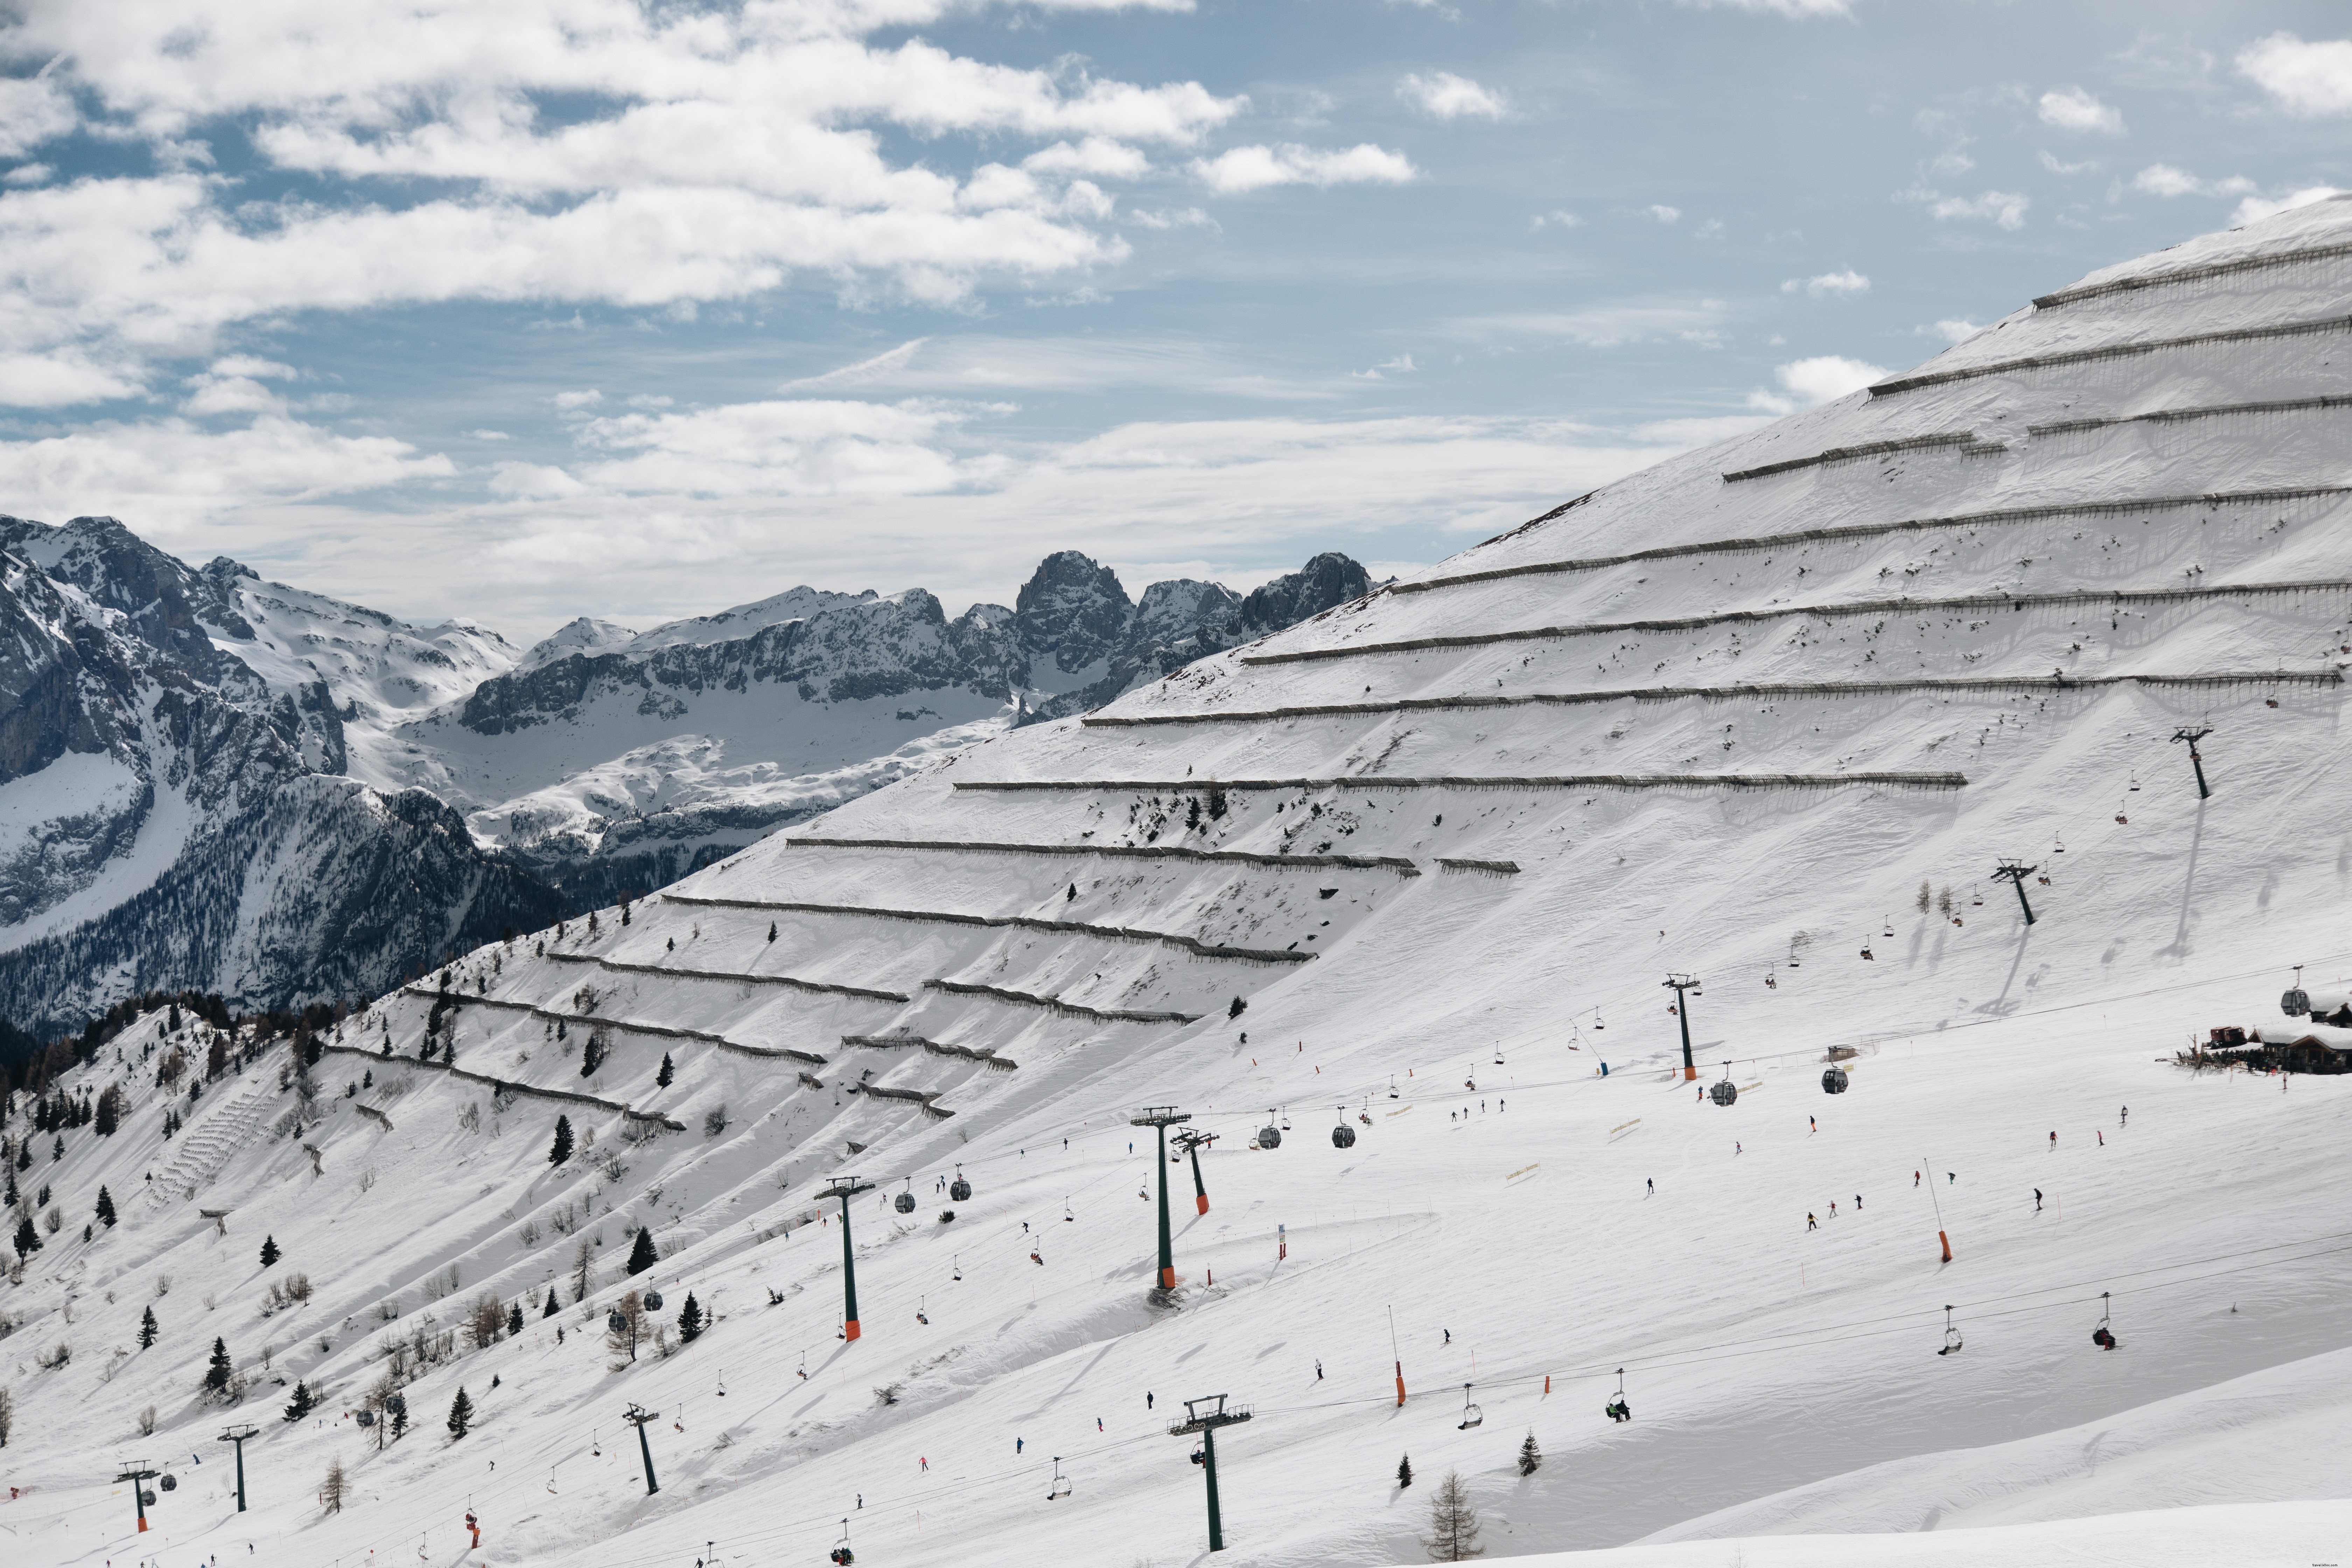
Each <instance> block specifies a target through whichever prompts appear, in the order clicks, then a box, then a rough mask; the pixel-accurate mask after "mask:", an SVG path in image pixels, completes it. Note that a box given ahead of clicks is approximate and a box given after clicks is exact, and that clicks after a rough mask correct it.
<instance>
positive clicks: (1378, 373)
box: [1348, 354, 1421, 381]
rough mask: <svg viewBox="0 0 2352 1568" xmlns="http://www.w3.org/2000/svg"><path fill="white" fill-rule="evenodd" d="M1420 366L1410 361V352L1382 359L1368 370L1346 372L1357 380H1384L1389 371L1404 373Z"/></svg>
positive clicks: (1408, 372)
mask: <svg viewBox="0 0 2352 1568" xmlns="http://www.w3.org/2000/svg"><path fill="white" fill-rule="evenodd" d="M1420 368H1421V367H1420V366H1419V365H1417V364H1415V363H1412V355H1411V354H1399V355H1397V357H1396V358H1394V359H1390V360H1382V361H1381V363H1378V364H1376V365H1374V366H1373V367H1372V368H1371V369H1370V370H1351V371H1349V373H1348V374H1349V375H1351V376H1354V377H1355V378H1356V379H1357V380H1359V381H1386V380H1387V379H1388V376H1389V374H1390V373H1391V372H1393V373H1394V374H1399V375H1404V374H1411V373H1412V372H1413V371H1416V370H1419V369H1420Z"/></svg>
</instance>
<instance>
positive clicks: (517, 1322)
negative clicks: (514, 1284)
mask: <svg viewBox="0 0 2352 1568" xmlns="http://www.w3.org/2000/svg"><path fill="white" fill-rule="evenodd" d="M520 1332H522V1298H521V1297H520V1296H518V1297H516V1298H515V1303H514V1305H513V1306H511V1307H509V1308H508V1309H507V1338H509V1339H512V1338H514V1337H515V1336H516V1335H517V1334H519V1333H520Z"/></svg>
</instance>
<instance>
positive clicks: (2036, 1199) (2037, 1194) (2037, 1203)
mask: <svg viewBox="0 0 2352 1568" xmlns="http://www.w3.org/2000/svg"><path fill="white" fill-rule="evenodd" d="M2033 1212H2034V1213H2035V1214H2040V1213H2041V1212H2042V1189H2041V1188H2040V1187H2036V1188H2034V1189H2033Z"/></svg>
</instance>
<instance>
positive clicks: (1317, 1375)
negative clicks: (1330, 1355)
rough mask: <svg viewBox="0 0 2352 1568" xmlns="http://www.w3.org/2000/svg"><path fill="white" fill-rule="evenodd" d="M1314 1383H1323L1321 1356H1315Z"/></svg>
mask: <svg viewBox="0 0 2352 1568" xmlns="http://www.w3.org/2000/svg"><path fill="white" fill-rule="evenodd" d="M1315 1381H1316V1382H1318V1383H1320V1382H1322V1381H1323V1358H1322V1357H1321V1356H1317V1357H1316V1358H1315Z"/></svg>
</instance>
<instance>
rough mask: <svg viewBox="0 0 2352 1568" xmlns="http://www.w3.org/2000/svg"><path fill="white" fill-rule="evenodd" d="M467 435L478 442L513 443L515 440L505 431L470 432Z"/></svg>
mask: <svg viewBox="0 0 2352 1568" xmlns="http://www.w3.org/2000/svg"><path fill="white" fill-rule="evenodd" d="M466 434H467V435H468V436H471V437H473V438H474V439H475V440H477V441H511V440H513V439H514V437H511V436H509V435H508V434H507V433H506V432H505V431H503V430H468V431H467V432H466Z"/></svg>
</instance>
